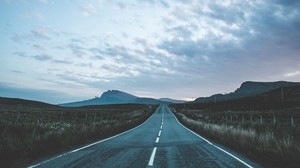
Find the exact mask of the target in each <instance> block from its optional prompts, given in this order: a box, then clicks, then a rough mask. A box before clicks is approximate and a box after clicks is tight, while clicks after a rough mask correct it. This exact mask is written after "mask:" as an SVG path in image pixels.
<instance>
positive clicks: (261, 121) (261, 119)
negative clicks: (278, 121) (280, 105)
mask: <svg viewBox="0 0 300 168" xmlns="http://www.w3.org/2000/svg"><path fill="white" fill-rule="evenodd" d="M262 123H263V118H262V115H260V124H262Z"/></svg>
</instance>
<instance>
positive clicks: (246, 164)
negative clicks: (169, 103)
mask: <svg viewBox="0 0 300 168" xmlns="http://www.w3.org/2000/svg"><path fill="white" fill-rule="evenodd" d="M169 111H170V112H171V113H172V114H173V117H175V119H176V121H177V122H178V123H179V124H180V125H181V126H182V127H183V128H185V129H187V130H189V131H190V132H192V133H193V134H195V135H196V136H198V137H199V138H201V139H203V140H204V141H206V142H207V143H208V144H210V145H211V146H213V147H215V148H217V149H219V150H220V151H222V152H224V153H226V154H227V155H229V156H231V157H232V158H234V159H236V160H237V161H239V162H241V163H242V164H244V165H245V166H247V167H249V168H253V166H251V165H249V164H248V163H246V162H245V161H243V160H241V159H240V158H238V157H236V156H235V155H233V154H232V153H230V152H228V151H226V150H225V149H222V148H221V147H219V146H217V145H214V144H213V143H211V142H210V141H209V140H207V139H205V138H203V137H202V136H200V135H199V134H197V133H195V132H194V131H192V130H191V129H189V128H187V127H186V126H184V125H182V124H181V123H180V122H179V121H178V119H177V117H176V116H175V115H174V113H173V112H172V111H171V110H170V109H169Z"/></svg>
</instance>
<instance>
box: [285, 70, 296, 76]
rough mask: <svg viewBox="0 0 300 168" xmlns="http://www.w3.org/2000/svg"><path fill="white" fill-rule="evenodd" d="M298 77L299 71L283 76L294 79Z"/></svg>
mask: <svg viewBox="0 0 300 168" xmlns="http://www.w3.org/2000/svg"><path fill="white" fill-rule="evenodd" d="M299 75H300V71H294V72H290V73H286V74H284V76H285V77H295V76H299Z"/></svg>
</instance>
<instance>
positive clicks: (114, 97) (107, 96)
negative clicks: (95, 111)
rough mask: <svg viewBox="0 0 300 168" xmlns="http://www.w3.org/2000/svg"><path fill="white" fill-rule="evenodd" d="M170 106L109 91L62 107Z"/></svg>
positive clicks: (149, 99) (117, 91)
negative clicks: (108, 105) (113, 105)
mask: <svg viewBox="0 0 300 168" xmlns="http://www.w3.org/2000/svg"><path fill="white" fill-rule="evenodd" d="M131 103H134V104H169V103H170V102H166V101H161V100H157V99H153V98H145V97H137V96H134V95H132V94H129V93H126V92H122V91H119V90H108V91H106V92H104V93H102V95H101V96H100V97H96V98H93V99H89V100H83V101H78V102H71V103H64V104H60V106H65V107H79V106H89V105H104V104H131Z"/></svg>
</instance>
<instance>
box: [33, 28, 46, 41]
mask: <svg viewBox="0 0 300 168" xmlns="http://www.w3.org/2000/svg"><path fill="white" fill-rule="evenodd" d="M30 32H31V34H32V36H33V37H34V38H35V39H44V40H51V38H50V37H49V34H48V32H49V29H48V28H46V27H37V28H35V29H33V30H31V31H30Z"/></svg>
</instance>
